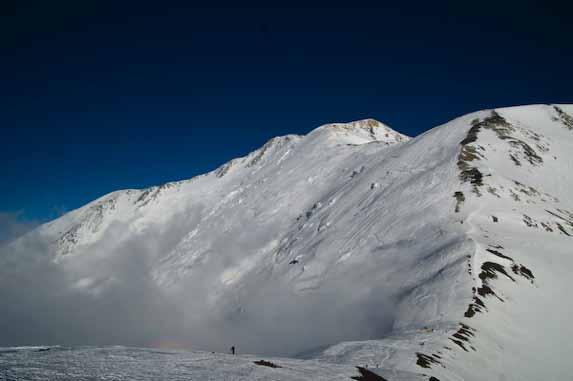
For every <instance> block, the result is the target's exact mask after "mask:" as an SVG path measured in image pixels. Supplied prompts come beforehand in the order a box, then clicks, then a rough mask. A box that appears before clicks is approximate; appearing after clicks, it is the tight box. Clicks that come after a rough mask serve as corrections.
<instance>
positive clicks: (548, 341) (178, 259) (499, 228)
mask: <svg viewBox="0 0 573 381" xmlns="http://www.w3.org/2000/svg"><path fill="white" fill-rule="evenodd" d="M572 114H573V106H571V105H532V106H521V107H511V108H499V109H494V110H484V111H479V112H476V113H472V114H468V115H465V116H462V117H460V118H457V119H454V120H453V121H451V122H449V123H446V124H444V125H442V126H438V127H436V128H434V129H432V130H429V131H427V132H426V133H424V134H422V135H420V136H418V137H416V138H413V139H411V140H410V139H408V138H407V137H405V136H403V135H400V134H398V133H395V134H398V135H394V134H393V133H394V131H393V130H390V129H389V128H388V127H387V126H385V125H383V124H381V123H379V122H375V121H372V120H368V119H367V120H363V121H358V122H355V123H349V124H344V126H350V131H351V132H353V133H354V134H351V136H350V137H349V136H348V135H346V133H347V132H348V129H349V128H348V127H342V128H340V125H338V124H330V125H325V126H321V127H319V128H317V129H315V130H313V131H312V132H311V133H309V134H307V135H305V136H304V137H301V136H291V135H289V136H287V137H282V138H274V139H271V140H270V141H269V142H267V144H265V145H264V146H263V147H262V148H260V149H259V150H256V151H254V152H252V153H251V154H249V155H246V156H244V157H243V158H239V159H234V160H232V161H230V162H229V163H226V164H224V165H223V166H221V167H219V168H218V169H216V170H214V171H212V172H210V173H208V174H206V175H202V176H199V177H195V178H193V179H191V180H188V181H183V182H176V183H168V184H169V185H168V184H165V185H163V186H159V187H152V188H149V189H147V190H140V191H134V190H126V191H119V192H114V193H112V194H110V195H107V196H104V197H102V198H100V199H98V200H96V201H95V202H94V203H90V204H88V205H87V206H85V207H84V208H85V209H82V208H80V209H78V210H81V211H89V213H88V214H89V215H88V217H87V218H86V219H85V221H84V220H82V222H81V223H79V224H78V221H75V220H74V218H75V217H78V215H79V214H81V213H80V212H78V210H76V211H74V212H71V214H70V215H69V216H68V217H65V218H64V219H62V220H60V222H54V223H50V224H48V225H45V226H44V227H43V228H40V229H39V230H38V231H36V232H35V233H33V234H32V235H34V234H39V235H40V236H43V238H45V237H48V240H52V241H50V242H52V243H53V242H54V241H53V239H54V238H55V239H56V241H55V242H56V243H55V245H56V246H55V250H54V251H52V253H55V256H54V257H53V258H55V260H56V262H57V263H58V265H59V266H62V267H63V268H67V270H66V274H68V275H69V276H70V282H71V283H72V284H74V285H75V286H74V287H75V289H76V290H78V291H77V292H80V293H86V294H88V295H93V297H97V296H98V295H106V292H108V291H107V290H108V289H112V288H113V287H114V284H116V283H117V282H121V276H118V275H124V274H122V273H119V274H115V275H113V273H112V275H109V273H110V272H109V270H108V269H103V270H100V271H99V274H98V270H97V267H96V269H94V268H93V267H92V265H93V264H94V263H98V261H102V262H105V261H112V259H114V257H123V256H125V257H126V258H127V257H128V254H127V253H129V255H131V254H132V250H131V248H132V247H134V245H135V244H134V241H135V242H136V243H137V245H135V247H137V249H138V250H139V251H138V255H139V254H140V253H144V255H143V254H142V255H141V256H143V257H145V259H146V262H147V263H148V267H145V269H144V270H146V271H147V270H148V271H149V272H150V276H151V278H150V279H151V280H152V284H154V285H157V286H158V287H159V289H160V290H162V292H163V293H165V295H168V296H169V297H173V298H174V300H177V302H178V303H179V304H182V305H185V303H184V302H183V300H185V299H184V298H183V299H182V296H183V295H185V296H186V297H188V298H190V299H191V300H194V303H197V304H198V306H199V307H193V306H190V307H187V306H185V307H183V310H184V311H183V312H182V315H183V319H182V320H183V321H184V322H187V321H197V323H193V324H191V325H189V326H187V328H192V329H191V330H199V329H201V328H208V329H206V330H207V331H209V332H210V333H211V334H210V335H207V337H203V336H202V335H191V336H190V338H189V340H190V341H191V342H194V343H198V345H197V346H198V347H200V348H204V349H211V348H212V349H217V350H220V344H219V342H222V341H231V342H237V343H241V347H243V348H245V350H246V351H253V352H256V353H268V354H289V355H292V354H295V353H300V352H309V351H310V352H313V351H312V350H313V348H316V347H326V349H323V350H319V351H318V352H314V353H315V355H313V356H312V358H313V359H315V360H318V361H321V362H324V363H325V364H328V363H337V364H355V365H360V364H370V366H371V367H376V368H377V369H378V371H379V372H380V374H384V371H385V370H386V371H388V370H389V369H390V370H395V371H401V372H410V373H412V372H414V373H420V374H421V373H424V374H431V375H435V376H436V377H439V379H441V380H449V379H451V380H456V379H460V378H461V379H468V380H471V379H482V378H483V377H486V378H487V377H494V378H495V377H502V376H503V377H506V378H507V379H516V380H518V379H538V378H539V377H555V378H556V379H558V377H564V376H566V374H567V369H566V368H564V367H562V366H559V363H560V361H561V360H560V356H561V355H559V354H557V353H555V352H554V351H553V350H552V349H551V347H552V345H553V344H554V342H555V340H558V339H559V338H560V337H563V336H565V337H571V336H573V332H571V329H569V328H568V327H567V326H566V324H565V322H561V320H560V319H561V318H560V316H562V315H565V316H566V314H567V312H568V311H569V309H568V307H570V306H569V305H567V303H561V304H556V303H557V302H556V301H553V300H561V299H562V298H566V293H564V291H563V287H564V286H563V285H564V284H566V283H563V282H565V281H566V279H567V275H566V272H565V268H567V264H568V263H570V261H571V259H570V258H569V256H568V252H569V249H568V247H569V245H570V241H569V240H570V239H571V237H572V236H573V213H572V212H571V211H572V210H573V199H571V197H570V196H571V194H570V189H571V188H570V187H571V186H573V180H572V179H571V175H570V173H571V169H572V168H573V157H571V155H570V152H573V151H571V148H573V136H572V135H571V133H572V132H571V130H572V128H571V126H572V124H571V123H570V121H571V120H573V119H571V115H572ZM374 126H376V127H374ZM372 127H374V129H377V128H379V129H380V131H382V134H380V135H376V134H374V135H372V134H371V133H372V131H371V128H372ZM339 130H340V131H339ZM333 131H335V132H334V138H333V137H332V133H333ZM323 134H326V135H324V136H323ZM386 134H388V135H389V136H386ZM386 138H387V139H388V140H384V139H386ZM379 139H380V140H379ZM317 142H318V143H317ZM231 163H233V164H231ZM226 166H227V167H226ZM222 168H224V169H222ZM111 195H113V197H112V196H111ZM108 196H109V198H106V197H108ZM74 213H75V214H74ZM109 216H112V217H113V219H112V218H111V217H109ZM66 218H67V219H68V220H67V221H66ZM78 218H80V219H81V216H79V217H78ZM106 218H107V220H106ZM58 224H60V226H58ZM46 226H47V228H46ZM70 232H71V233H70ZM62 237H67V238H64V239H63V240H62V241H59V240H61V239H62ZM532 238H535V239H532ZM58 248H63V249H61V251H59V252H58ZM547 249H550V255H549V254H546V255H545V257H546V256H547V255H549V257H548V258H545V257H540V254H539V253H542V252H547ZM92 257H93V258H98V259H97V260H95V259H92ZM82 258H83V259H82ZM84 261H85V263H84ZM556 262H558V263H559V264H560V265H558V266H556V265H555V263H556ZM116 278H120V279H116ZM114 282H115V283H114ZM199 300H201V301H200V302H199ZM531 306H549V307H550V308H551V309H552V310H553V311H554V312H555V314H554V315H555V316H550V317H547V318H546V321H547V322H546V323H545V324H544V329H545V331H546V332H545V333H544V335H545V336H546V337H543V336H540V335H537V334H534V332H535V329H536V328H537V326H538V324H539V323H538V322H537V320H536V319H538V315H537V314H536V313H535V310H534V308H533V307H531ZM549 307H546V308H549ZM324 311H326V313H325V312H324ZM201 314H203V315H206V316H207V320H208V321H209V323H207V322H205V321H203V320H204V318H203V316H199V315H201ZM528 316H529V317H528ZM550 324H552V325H554V326H558V327H559V330H555V329H553V328H550V327H549V325H550ZM184 326H185V325H184ZM214 332H216V333H214ZM241 332H247V333H249V334H247V335H245V334H242V333H241ZM527 335H529V336H531V337H528V336H527ZM220 337H222V338H224V339H222V338H220ZM253 337H256V339H253ZM183 341H186V340H185V339H184V340H183ZM273 341H275V342H273ZM144 342H145V341H144ZM146 343H147V344H149V345H151V344H152V342H150V341H147V342H146ZM524 345H525V347H527V348H529V346H531V348H536V349H541V350H543V351H544V352H542V353H550V354H551V355H548V356H546V357H547V358H544V362H543V363H541V364H540V363H535V362H534V361H532V360H533V359H531V361H525V362H524V360H523V358H524V357H526V358H527V356H528V355H529V354H528V353H525V352H524V351H523V349H521V347H523V346H524ZM502 347H503V348H506V349H505V350H502V349H500V348H502ZM507 348H511V350H508V349H507ZM530 350H531V349H530ZM560 350H561V351H562V353H573V348H571V344H565V345H564V346H562V347H561V348H560ZM509 352H516V353H509ZM551 356H552V357H551ZM498 358H503V363H500V362H499V361H497V360H495V359H498ZM486 364H487V365H488V366H486V367H485V368H484V366H485V365H486ZM404 379H407V378H404Z"/></svg>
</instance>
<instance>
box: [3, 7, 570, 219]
mask: <svg viewBox="0 0 573 381" xmlns="http://www.w3.org/2000/svg"><path fill="white" fill-rule="evenodd" d="M120 3H121V4H120ZM185 3H188V4H190V3H191V2H181V3H173V2H169V1H155V2H154V4H145V3H144V2H137V3H131V2H122V1H115V2H113V3H112V2H105V1H99V2H95V1H94V2H90V1H76V2H69V3H68V2H62V1H54V2H51V1H50V2H48V1H44V2H37V3H34V2H28V1H26V2H24V1H6V0H5V1H2V3H1V5H0V7H1V14H2V16H1V17H0V44H1V45H0V54H1V56H0V126H1V133H2V135H1V136H2V138H1V139H2V140H1V141H2V144H1V146H0V182H1V186H0V212H12V213H14V212H20V213H21V214H20V217H21V218H24V219H35V220H46V219H50V218H54V217H55V216H57V214H58V213H59V212H61V211H62V210H70V209H73V208H76V207H79V206H81V205H82V204H84V203H86V202H88V201H90V200H92V199H94V198H96V197H99V196H101V195H103V194H105V193H108V192H110V191H113V190H117V189H122V188H140V187H146V186H150V185H155V184H160V183H163V182H166V181H171V180H179V179H187V178H190V177H192V176H194V175H197V174H200V173H203V172H206V171H208V170H212V169H214V168H216V167H217V166H219V165H220V164H222V163H224V162H226V161H228V160H229V159H231V158H233V157H237V156H240V155H244V154H246V153H248V152H249V151H251V150H253V149H256V148H257V147H259V146H260V145H262V144H263V143H264V142H265V141H266V140H267V139H269V138H271V137H273V136H276V135H283V134H287V133H306V132H308V131H309V130H311V129H313V128H315V127H317V126H318V125H320V124H323V123H327V122H332V121H349V120H355V119H360V118H366V117H373V118H376V119H379V120H382V121H384V122H386V123H387V124H389V125H390V126H391V127H393V128H394V129H396V130H398V131H400V132H403V133H406V134H409V135H417V134H419V133H421V132H423V131H425V130H427V129H429V128H431V127H434V126H435V125H438V124H440V123H443V122H446V121H448V120H449V119H451V118H453V117H456V116H459V115H460V114H464V113H467V112H471V111H475V110H478V109H483V108H491V107H496V106H506V105H517V104H527V103H555V102H563V103H566V102H569V103H571V102H573V93H572V75H573V69H572V68H573V49H572V45H573V42H572V36H573V27H572V25H573V22H572V16H571V6H569V5H567V4H568V2H565V1H563V2H547V1H546V2H537V4H536V3H534V2H528V1H521V2H511V4H510V2H504V1H497V2H492V3H483V2H471V3H472V4H471V5H468V4H466V3H469V2H462V1H458V2H408V1H397V2H393V5H391V6H382V5H381V6H379V7H378V8H349V7H331V8H302V7H301V8H295V7H290V8H289V7H287V8H270V7H266V8H262V7H251V8H249V7H244V8H234V9H233V8H219V9H215V8H202V9H199V8H189V7H188V6H187V7H186V6H184V4H185ZM347 3H348V4H351V2H347ZM38 4H39V5H38ZM380 4H382V2H380ZM423 4H426V5H423Z"/></svg>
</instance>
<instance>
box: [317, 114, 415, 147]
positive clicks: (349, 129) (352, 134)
mask: <svg viewBox="0 0 573 381" xmlns="http://www.w3.org/2000/svg"><path fill="white" fill-rule="evenodd" d="M315 131H320V132H326V133H328V134H331V135H334V136H335V137H336V139H337V140H339V139H342V140H343V142H344V143H347V144H364V143H370V142H374V141H377V142H384V143H387V144H393V143H401V142H405V141H408V140H409V139H410V138H409V137H408V136H406V135H403V134H401V133H399V132H397V131H394V130H393V129H391V128H390V127H388V126H387V125H386V124H384V123H382V122H380V121H378V120H376V119H372V118H368V119H361V120H357V121H353V122H347V123H329V124H325V125H322V126H320V127H319V128H317V129H316V130H315Z"/></svg>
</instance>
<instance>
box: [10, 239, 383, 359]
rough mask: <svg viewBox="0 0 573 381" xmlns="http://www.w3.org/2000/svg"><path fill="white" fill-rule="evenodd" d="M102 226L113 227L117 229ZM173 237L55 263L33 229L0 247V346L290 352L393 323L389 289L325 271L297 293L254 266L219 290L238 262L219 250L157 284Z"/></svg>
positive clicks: (368, 335)
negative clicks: (178, 277) (172, 280)
mask: <svg viewBox="0 0 573 381" xmlns="http://www.w3.org/2000/svg"><path fill="white" fill-rule="evenodd" d="M109 231H114V232H116V233H113V234H120V233H118V231H119V229H109ZM109 234H112V233H109ZM108 238H109V241H110V242H113V241H114V239H113V237H109V236H108ZM171 241H172V239H171V238H170V237H165V236H161V237H160V236H157V237H153V236H151V237H150V236H149V235H148V236H147V237H146V239H145V240H142V239H132V240H128V241H124V243H123V244H122V245H121V247H114V248H113V249H112V248H109V250H112V251H113V252H112V253H111V255H110V252H108V251H107V250H108V249H107V248H106V247H102V246H98V249H97V250H87V251H86V252H83V253H82V254H81V255H80V256H78V257H77V258H70V259H65V260H63V261H61V262H59V263H57V264H56V263H53V261H52V256H51V255H50V254H49V250H48V247H47V245H46V243H45V242H44V241H43V238H41V237H40V236H39V235H38V234H36V233H35V232H32V233H29V234H27V235H26V236H24V237H22V238H20V239H19V240H18V245H7V246H6V245H5V246H3V247H2V248H0V305H1V312H0V332H1V334H0V346H17V345H98V346H99V345H127V346H147V347H150V346H151V347H167V348H185V349H198V350H208V351H217V352H228V350H229V348H230V347H231V346H235V347H236V348H237V350H238V353H258V354H267V355H291V356H292V355H297V354H301V353H305V352H309V351H312V350H314V349H316V348H320V347H324V346H327V345H330V344H335V343H337V342H340V341H344V340H359V339H373V338H380V337H382V336H384V334H385V333H387V332H388V331H389V329H390V328H391V325H392V321H393V319H392V314H391V313H389V312H388V311H392V310H393V308H392V304H393V303H392V297H391V296H390V295H389V294H388V293H387V292H385V291H384V290H383V289H381V288H380V289H376V288H371V289H367V288H363V287H362V286H361V285H360V284H351V283H349V282H348V279H340V280H333V279H330V280H328V281H325V283H324V284H322V285H321V287H319V288H317V289H316V290H313V291H309V292H305V293H299V294H297V293H295V292H293V290H292V288H291V287H289V285H288V284H286V283H283V282H284V281H281V280H280V279H281V278H271V277H267V276H261V275H254V276H253V277H254V278H253V279H254V280H253V281H250V282H247V283H245V284H244V286H243V287H242V288H241V289H240V290H234V289H233V288H232V287H231V289H230V290H228V291H227V292H225V293H222V294H217V292H219V291H217V289H216V286H215V285H216V284H217V282H220V281H219V279H220V275H221V273H222V271H223V270H224V268H228V267H229V266H232V265H233V264H234V262H233V261H236V259H235V260H233V259H232V258H231V257H230V256H225V255H224V254H219V256H218V259H217V260H212V261H209V262H207V263H205V264H204V265H203V267H202V268H201V269H200V271H198V272H196V273H193V274H190V275H189V276H188V277H186V278H185V279H184V280H182V281H181V282H180V283H179V284H178V287H172V288H165V287H159V286H158V285H157V282H156V281H155V280H154V279H153V277H152V271H153V269H154V266H155V264H156V263H157V262H156V259H157V258H158V255H159V253H160V252H161V250H164V249H165V248H166V246H169V245H171V244H172V242H171ZM145 242H154V245H149V244H145ZM151 246H153V247H151ZM220 249H223V248H222V247H221V248H220ZM219 252H220V253H222V251H219ZM235 252H236V250H235ZM214 295H215V296H214ZM214 298H215V299H214ZM213 300H215V302H213Z"/></svg>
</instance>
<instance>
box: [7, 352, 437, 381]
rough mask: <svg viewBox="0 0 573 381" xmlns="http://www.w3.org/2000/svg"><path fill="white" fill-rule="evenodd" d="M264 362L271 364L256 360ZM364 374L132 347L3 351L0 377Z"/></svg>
mask: <svg viewBox="0 0 573 381" xmlns="http://www.w3.org/2000/svg"><path fill="white" fill-rule="evenodd" d="M261 360H264V361H267V362H268V363H265V362H263V364H267V365H257V364H256V363H257V362H258V363H259V364H260V363H261ZM269 363H270V364H269ZM268 365H272V366H276V367H270V366H268ZM381 372H382V374H384V375H385V376H387V377H391V379H392V380H422V379H424V380H426V379H427V377H423V376H421V375H415V374H410V373H407V372H384V371H381ZM359 375H360V373H359V371H358V370H357V368H355V367H353V366H350V365H339V364H327V363H322V362H318V361H303V360H296V359H291V358H268V357H266V358H265V357H261V356H232V355H227V354H220V353H209V352H186V351H173V350H152V349H144V348H127V347H103V348H89V347H84V348H61V347H58V348H50V347H45V348H43V349H42V350H39V349H31V348H28V349H26V350H14V351H0V379H6V380H62V381H64V380H65V381H72V380H74V381H75V380H77V381H79V380H94V379H97V380H124V379H125V380H141V381H145V380H169V381H177V380H181V381H189V380H213V381H220V380H234V381H241V380H245V381H247V380H248V381H253V380H276V381H283V380H284V381H295V380H300V381H308V380H317V381H320V380H325V381H327V380H347V381H348V380H350V379H351V377H358V376H359ZM1 377H4V378H1Z"/></svg>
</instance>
